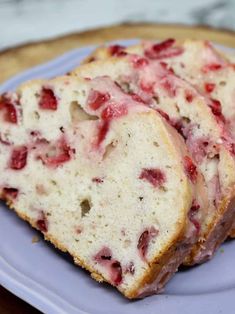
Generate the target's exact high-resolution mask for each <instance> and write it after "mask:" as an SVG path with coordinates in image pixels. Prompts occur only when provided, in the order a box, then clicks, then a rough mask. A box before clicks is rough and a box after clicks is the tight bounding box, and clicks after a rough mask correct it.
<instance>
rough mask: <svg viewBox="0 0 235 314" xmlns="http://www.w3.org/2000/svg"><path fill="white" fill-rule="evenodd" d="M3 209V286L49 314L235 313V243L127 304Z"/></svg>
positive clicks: (50, 68)
mask: <svg viewBox="0 0 235 314" xmlns="http://www.w3.org/2000/svg"><path fill="white" fill-rule="evenodd" d="M134 42H135V41H122V42H121V43H122V44H132V43H134ZM92 49H93V47H86V48H82V49H77V50H73V51H71V52H69V53H67V54H65V55H64V56H62V57H60V58H58V59H56V60H54V61H51V62H49V63H47V64H45V65H42V66H39V67H36V68H33V69H31V70H29V71H26V72H24V73H22V74H20V75H17V76H16V77H14V78H12V79H10V80H9V81H7V82H5V83H4V84H2V86H0V92H3V91H7V90H13V89H15V87H16V86H17V85H18V84H20V83H21V82H23V81H26V80H29V79H32V78H36V77H37V78H39V77H42V78H45V77H53V76H55V75H59V74H63V73H66V72H67V71H69V70H71V69H72V68H74V67H75V66H76V65H78V64H79V62H80V61H81V60H82V59H83V58H84V57H85V56H87V55H88V54H89V53H90V52H91V50H92ZM223 49H225V48H224V47H223ZM230 51H231V50H230ZM0 207H1V212H0V239H1V242H0V283H1V284H2V285H3V286H4V287H6V288H7V289H9V290H10V291H12V292H13V293H14V294H16V295H17V296H19V297H20V298H22V299H24V300H26V301H27V302H28V303H30V304H32V305H33V306H35V307H36V308H38V309H40V310H41V311H43V312H45V313H56V314H57V313H66V314H75V313H77V314H78V313H79V314H81V313H89V314H91V313H92V314H101V313H102V314H140V313H141V314H145V313H146V314H147V313H148V314H155V313H159V314H171V313H180V314H184V313H190V314H196V313H207V314H210V313H213V314H215V313H220V314H223V313H224V314H225V313H226V314H230V313H231V314H232V313H235V305H234V304H235V270H234V261H235V241H229V242H226V243H225V244H224V245H223V246H222V247H221V249H220V250H219V251H218V252H217V254H216V256H215V257H214V258H213V260H212V261H210V262H208V263H206V264H204V265H201V266H197V267H194V268H191V269H188V270H185V271H180V272H179V273H177V274H176V275H175V277H174V278H173V279H172V280H171V281H170V283H169V284H168V285H167V288H166V290H165V292H164V293H163V294H161V295H158V296H152V297H149V298H146V299H144V300H139V301H128V300H126V299H124V298H123V297H122V296H121V295H120V294H119V293H118V292H117V291H116V290H115V289H113V288H111V287H109V286H108V285H105V284H98V283H97V282H95V281H94V280H92V279H91V278H90V277H89V275H88V274H87V273H86V272H85V271H83V270H81V269H80V268H78V267H76V266H74V265H73V263H72V262H71V259H70V258H69V257H68V256H67V255H65V254H63V253H60V252H59V251H57V250H55V249H54V248H53V246H52V245H50V244H49V243H47V242H44V241H43V240H41V241H40V242H39V243H35V244H33V243H32V237H33V236H34V235H35V234H37V235H39V234H38V233H37V231H35V230H33V229H32V228H31V227H30V226H29V225H28V224H27V223H26V222H24V221H22V220H20V219H19V218H18V217H17V216H16V215H15V213H14V212H12V211H10V210H9V209H7V208H6V207H5V206H4V205H3V204H2V203H0Z"/></svg>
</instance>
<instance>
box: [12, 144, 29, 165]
mask: <svg viewBox="0 0 235 314" xmlns="http://www.w3.org/2000/svg"><path fill="white" fill-rule="evenodd" d="M27 155H28V150H27V147H26V146H20V147H16V148H14V149H13V151H12V153H11V159H10V165H9V166H10V168H11V169H14V170H20V169H23V168H24V167H25V165H26V162H27Z"/></svg>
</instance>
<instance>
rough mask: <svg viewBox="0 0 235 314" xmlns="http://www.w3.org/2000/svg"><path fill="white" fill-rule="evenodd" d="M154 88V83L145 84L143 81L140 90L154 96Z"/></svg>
mask: <svg viewBox="0 0 235 314" xmlns="http://www.w3.org/2000/svg"><path fill="white" fill-rule="evenodd" d="M153 86H154V83H150V82H144V81H143V80H142V81H141V82H140V88H141V89H142V90H143V91H144V92H146V93H149V94H153Z"/></svg>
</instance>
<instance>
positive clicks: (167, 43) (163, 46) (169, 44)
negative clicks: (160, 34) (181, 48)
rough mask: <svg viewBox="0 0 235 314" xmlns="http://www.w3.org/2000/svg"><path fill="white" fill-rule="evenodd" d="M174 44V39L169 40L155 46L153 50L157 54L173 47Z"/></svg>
mask: <svg viewBox="0 0 235 314" xmlns="http://www.w3.org/2000/svg"><path fill="white" fill-rule="evenodd" d="M174 43H175V40H174V39H173V38H169V39H166V40H164V41H162V42H160V43H157V44H154V45H153V46H152V48H153V50H154V51H155V52H161V51H164V50H166V49H168V48H170V47H172V46H173V45H174Z"/></svg>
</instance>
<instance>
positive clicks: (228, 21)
mask: <svg viewBox="0 0 235 314" xmlns="http://www.w3.org/2000/svg"><path fill="white" fill-rule="evenodd" d="M136 21H149V22H166V23H174V22H176V23H184V24H207V25H211V26H216V27H224V28H230V29H234V30H235V0H196V1H190V0H0V29H1V32H0V49H4V48H7V47H10V46H13V45H16V44H19V43H23V42H28V41H33V40H39V39H43V38H51V37H54V36H57V35H61V34H66V33H69V32H75V31H81V30H85V29H89V28H94V27H100V26H106V25H110V24H114V23H120V22H136Z"/></svg>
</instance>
